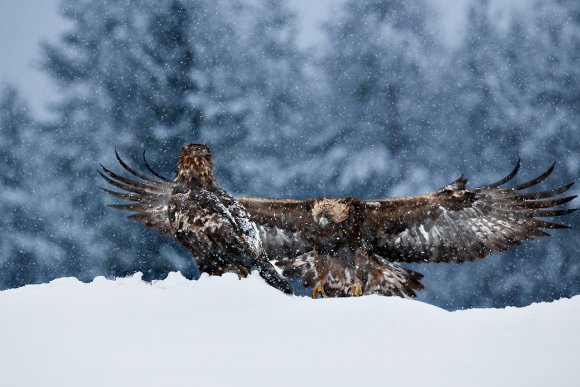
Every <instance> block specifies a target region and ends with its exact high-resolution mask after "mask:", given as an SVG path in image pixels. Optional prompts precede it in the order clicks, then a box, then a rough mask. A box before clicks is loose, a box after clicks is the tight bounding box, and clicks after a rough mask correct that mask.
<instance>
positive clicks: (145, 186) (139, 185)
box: [101, 164, 160, 192]
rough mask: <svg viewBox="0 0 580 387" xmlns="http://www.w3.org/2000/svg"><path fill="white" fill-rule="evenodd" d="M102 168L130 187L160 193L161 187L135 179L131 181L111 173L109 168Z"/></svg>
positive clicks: (102, 166)
mask: <svg viewBox="0 0 580 387" xmlns="http://www.w3.org/2000/svg"><path fill="white" fill-rule="evenodd" d="M101 168H102V169H103V171H104V172H105V173H106V174H107V175H109V176H110V177H112V178H113V179H115V180H117V181H119V182H121V183H125V184H128V185H130V186H133V187H137V188H141V189H144V190H150V191H152V192H159V188H160V187H158V186H157V187H156V186H151V185H148V184H145V183H142V182H140V181H137V180H133V179H129V178H128V177H125V176H121V175H119V174H116V173H115V172H113V171H111V170H110V169H108V168H107V167H105V166H104V165H102V164H101ZM153 183H154V182H153Z"/></svg>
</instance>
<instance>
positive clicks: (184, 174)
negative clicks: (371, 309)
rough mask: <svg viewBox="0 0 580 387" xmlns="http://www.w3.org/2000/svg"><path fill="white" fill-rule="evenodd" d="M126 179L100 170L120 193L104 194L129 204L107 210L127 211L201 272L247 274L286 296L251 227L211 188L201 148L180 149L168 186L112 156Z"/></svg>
mask: <svg viewBox="0 0 580 387" xmlns="http://www.w3.org/2000/svg"><path fill="white" fill-rule="evenodd" d="M115 154H116V156H117V160H118V161H119V163H120V164H121V166H122V167H123V168H124V169H125V170H126V171H127V172H128V173H130V174H131V175H132V177H131V178H129V177H125V176H122V175H119V174H116V173H114V172H112V171H111V170H109V169H107V168H105V167H104V166H101V168H102V171H99V173H100V174H101V176H102V177H103V179H105V180H106V181H107V182H108V183H109V184H111V185H113V186H114V187H116V188H119V189H121V190H122V191H123V192H118V191H112V190H108V189H104V191H105V192H107V193H109V194H111V195H113V196H115V197H117V198H120V199H124V200H128V201H130V202H131V203H130V204H114V205H111V207H114V208H117V209H121V210H127V211H130V212H132V213H133V214H132V215H131V216H130V218H133V219H137V220H141V221H143V222H144V223H145V225H146V226H148V227H151V228H155V229H157V230H158V231H159V232H160V233H162V234H164V235H168V236H171V237H173V238H174V239H176V240H177V241H179V242H180V243H182V244H183V245H184V246H186V247H187V248H189V249H190V250H191V252H192V254H193V256H194V257H195V259H196V262H197V264H198V266H199V269H200V271H201V272H204V273H208V274H210V275H222V274H223V273H226V272H233V273H237V274H238V275H239V276H240V277H246V276H247V275H248V274H249V273H250V271H251V270H252V269H257V270H258V271H259V273H260V275H261V276H262V277H263V278H264V279H265V280H266V282H268V283H269V284H270V285H272V286H274V287H276V288H277V289H280V290H282V291H284V292H285V293H292V288H291V287H290V285H289V284H288V283H287V281H286V280H284V279H283V278H282V277H280V276H279V275H278V274H277V273H276V270H275V269H274V267H273V266H272V264H271V263H270V262H269V261H268V259H267V257H266V255H265V254H264V250H263V248H262V242H261V239H260V236H259V234H258V230H257V229H256V225H255V224H254V223H253V222H252V220H251V219H250V216H249V214H248V213H247V211H246V210H245V208H244V207H243V206H242V205H240V203H239V202H238V201H236V199H234V198H233V197H232V196H230V195H229V194H228V193H227V192H225V191H224V190H222V189H220V188H219V187H218V186H217V185H216V181H215V178H214V176H213V161H212V155H211V152H210V150H209V148H207V146H205V145H200V144H189V145H186V146H184V147H183V148H182V150H181V154H180V157H179V162H178V165H177V177H176V178H175V180H174V181H170V180H165V181H163V180H157V179H153V178H151V177H149V176H146V175H144V174H142V173H140V172H138V171H136V170H134V169H132V168H131V167H129V166H128V165H127V164H126V163H125V162H124V161H123V160H122V159H121V158H120V157H119V155H118V154H117V153H116V152H115Z"/></svg>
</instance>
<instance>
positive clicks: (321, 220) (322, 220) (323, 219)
mask: <svg viewBox="0 0 580 387" xmlns="http://www.w3.org/2000/svg"><path fill="white" fill-rule="evenodd" d="M318 224H319V225H320V227H324V226H326V225H327V224H328V219H326V217H324V216H321V217H320V218H319V219H318Z"/></svg>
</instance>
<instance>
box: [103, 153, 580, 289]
mask: <svg viewBox="0 0 580 387" xmlns="http://www.w3.org/2000/svg"><path fill="white" fill-rule="evenodd" d="M117 158H118V160H119V163H120V164H121V166H122V167H123V168H124V169H125V170H126V171H127V172H129V173H130V174H131V175H132V177H131V178H127V177H124V176H121V175H118V174H116V173H114V172H111V171H110V170H108V169H106V168H104V167H103V173H102V175H103V178H104V179H105V180H107V181H108V182H109V183H110V184H112V185H113V186H115V187H117V188H120V189H121V190H123V191H124V192H117V191H111V190H105V191H106V192H108V193H109V194H111V195H113V196H115V197H118V198H121V199H125V200H129V201H131V202H132V203H131V204H120V205H113V207H115V208H119V209H123V210H128V211H131V212H133V214H132V215H131V217H132V218H134V219H138V220H141V221H143V222H144V223H145V225H146V226H148V227H152V228H155V229H156V230H158V231H159V232H161V233H162V234H165V235H169V236H172V237H174V238H176V239H177V240H179V241H180V242H181V243H183V244H184V245H186V246H188V247H189V248H190V249H191V250H192V252H193V254H194V256H196V259H197V260H198V264H199V266H200V268H201V269H202V271H205V272H208V273H210V274H218V275H219V274H221V273H223V272H227V271H233V272H236V273H238V274H239V275H241V276H244V275H245V274H246V273H247V272H248V271H249V269H250V268H251V267H258V268H260V270H261V273H262V275H263V276H265V277H266V278H268V281H270V282H271V283H274V284H275V286H277V287H279V288H284V289H286V290H287V289H288V288H287V287H286V286H287V284H286V285H283V283H282V282H280V281H281V279H279V277H277V276H276V273H274V271H273V268H272V266H271V265H270V264H269V263H268V261H267V260H266V258H265V255H264V252H265V253H266V254H267V256H268V258H269V259H271V260H273V261H275V262H276V264H277V265H278V266H279V267H280V268H281V269H282V272H283V274H284V275H286V276H300V277H301V278H302V281H303V284H304V285H305V286H306V287H309V288H313V296H317V295H318V294H322V295H328V296H352V295H361V294H382V295H399V296H403V297H414V296H415V295H416V291H418V290H421V289H422V285H421V283H420V280H421V277H422V276H421V274H419V273H416V272H413V271H411V270H408V269H405V268H403V267H401V266H399V263H407V262H409V263H417V262H457V263H462V262H468V261H472V260H475V259H478V258H483V257H485V256H487V255H488V254H490V253H492V252H494V251H504V250H506V249H508V248H509V247H510V246H514V245H518V244H521V242H522V241H525V240H528V239H533V238H536V237H545V236H549V234H547V233H546V232H545V231H544V230H550V229H552V230H555V229H561V228H567V227H568V226H566V225H562V224H559V223H553V222H551V221H548V220H545V219H544V218H546V217H559V216H563V215H566V214H569V213H571V212H573V211H575V209H566V208H562V207H561V206H562V205H564V204H566V203H568V202H570V201H571V200H572V199H574V198H575V196H566V197H560V195H561V194H563V193H564V192H566V191H568V190H569V189H570V187H571V186H572V183H571V184H567V185H564V186H562V187H558V188H554V189H550V190H546V191H538V192H531V193H524V192H522V191H523V190H525V189H527V188H531V187H533V186H535V185H537V184H539V183H540V182H542V181H543V180H545V179H546V178H547V177H548V176H549V175H550V174H551V173H552V171H553V169H554V165H552V166H551V167H550V168H549V169H548V170H547V171H546V172H544V173H543V174H542V175H540V176H538V177H537V178H536V179H533V180H531V181H529V182H526V183H523V184H518V185H514V186H511V187H505V188H504V187H503V185H505V184H506V183H508V182H510V181H511V180H512V179H513V178H514V177H515V176H516V174H517V173H518V171H519V168H520V163H519V162H518V164H517V166H516V167H515V169H514V170H513V171H512V172H511V173H510V174H509V175H508V176H506V177H505V178H503V179H501V180H500V181H498V182H496V183H494V184H490V185H487V186H483V187H479V188H471V189H470V188H467V179H465V178H463V177H461V178H459V179H457V180H456V181H454V182H453V183H451V184H449V185H447V186H445V187H443V188H442V189H440V190H438V191H436V192H433V193H430V194H427V195H420V196H412V197H406V198H387V199H379V200H359V199H355V198H336V199H328V198H317V199H310V200H292V199H265V198H238V199H234V198H232V197H231V196H230V195H228V194H227V193H226V192H224V191H223V190H220V189H219V188H218V187H217V186H216V184H215V179H214V177H213V161H212V158H211V152H210V151H209V149H207V147H205V146H203V145H189V146H186V147H184V148H183V150H182V153H181V156H180V160H179V163H178V169H177V177H176V179H175V180H164V179H163V178H161V177H160V176H159V175H157V174H156V173H155V172H154V171H152V170H151V169H150V168H149V166H147V167H148V168H149V169H150V171H151V172H152V173H154V174H155V175H156V176H157V177H158V178H159V179H160V180H157V179H153V178H150V177H148V176H146V175H143V174H142V173H140V172H138V171H135V170H134V169H132V168H131V167H129V166H128V165H127V164H126V163H124V162H123V161H122V160H121V159H120V158H119V157H118V155H117ZM135 178H136V179H135ZM250 216H251V219H250ZM256 226H257V232H256ZM258 233H259V237H258V236H257V235H258ZM258 252H260V253H258ZM276 283H278V285H276ZM284 284H285V282H284Z"/></svg>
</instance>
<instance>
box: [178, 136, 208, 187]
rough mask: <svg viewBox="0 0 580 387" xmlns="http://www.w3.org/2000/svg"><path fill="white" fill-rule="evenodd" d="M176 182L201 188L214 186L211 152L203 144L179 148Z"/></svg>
mask: <svg viewBox="0 0 580 387" xmlns="http://www.w3.org/2000/svg"><path fill="white" fill-rule="evenodd" d="M177 180H178V181H180V182H183V183H193V184H195V185H199V186H202V187H208V186H212V185H214V184H215V178H214V176H213V159H212V155H211V151H210V150H209V148H208V147H207V145H204V144H187V145H185V146H183V147H182V148H181V153H180V154H179V161H178V163H177Z"/></svg>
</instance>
